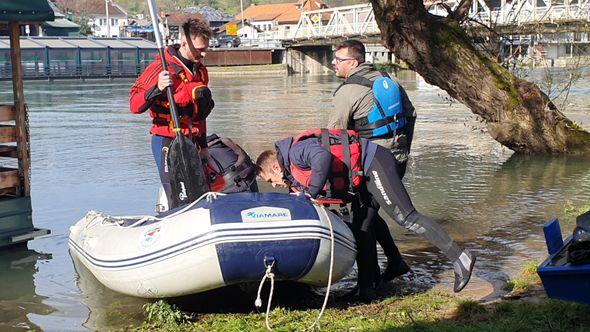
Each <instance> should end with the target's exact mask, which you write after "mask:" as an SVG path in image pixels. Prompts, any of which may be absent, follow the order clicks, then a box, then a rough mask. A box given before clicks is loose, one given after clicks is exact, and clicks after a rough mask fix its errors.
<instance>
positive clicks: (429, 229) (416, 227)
mask: <svg viewBox="0 0 590 332" xmlns="http://www.w3.org/2000/svg"><path fill="white" fill-rule="evenodd" d="M367 173H368V174H366V175H367V181H366V188H367V192H368V195H370V196H371V199H370V201H374V202H375V203H377V204H378V206H380V207H381V208H382V209H383V210H384V211H385V212H386V213H387V214H388V215H389V216H390V217H391V218H392V219H393V220H395V221H396V222H397V223H398V224H400V225H401V226H402V227H404V228H406V229H408V230H411V231H413V232H414V233H417V234H420V235H422V236H423V237H424V238H425V239H426V240H427V241H428V242H430V243H432V244H433V245H435V246H436V247H437V248H439V249H440V250H441V251H442V252H443V253H444V255H445V256H446V257H447V258H448V259H449V260H450V261H451V262H453V261H455V260H457V259H458V258H459V255H461V251H462V250H461V249H460V248H459V246H457V244H456V243H455V242H454V241H453V240H452V239H451V237H450V236H449V234H448V233H447V232H445V230H444V229H443V228H442V227H441V226H440V225H439V224H438V223H437V222H436V221H434V220H433V219H432V218H430V217H427V216H425V215H423V214H421V213H419V212H418V211H416V208H415V207H414V205H413V204H412V201H411V199H410V196H409V195H408V192H407V191H406V188H405V187H404V185H403V183H402V182H401V180H400V177H399V176H398V174H397V169H396V161H395V158H394V157H393V155H392V154H391V152H390V151H389V150H387V149H386V148H383V147H381V146H378V147H377V151H376V153H375V157H374V159H373V161H372V163H371V165H370V167H369V169H368V172H367ZM371 205H373V208H375V206H374V204H371ZM369 214H370V213H369Z"/></svg>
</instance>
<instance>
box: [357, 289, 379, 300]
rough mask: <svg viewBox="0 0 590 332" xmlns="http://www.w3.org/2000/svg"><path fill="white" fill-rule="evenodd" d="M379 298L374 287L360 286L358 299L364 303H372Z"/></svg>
mask: <svg viewBox="0 0 590 332" xmlns="http://www.w3.org/2000/svg"><path fill="white" fill-rule="evenodd" d="M376 299H377V292H376V291H375V288H373V287H359V295H358V300H359V302H362V303H371V302H373V301H375V300H376Z"/></svg>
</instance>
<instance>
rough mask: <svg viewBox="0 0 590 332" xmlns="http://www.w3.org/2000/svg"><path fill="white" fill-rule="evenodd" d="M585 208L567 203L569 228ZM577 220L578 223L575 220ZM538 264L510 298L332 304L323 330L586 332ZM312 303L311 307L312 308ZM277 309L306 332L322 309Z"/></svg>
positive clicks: (162, 306)
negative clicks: (548, 290)
mask: <svg viewBox="0 0 590 332" xmlns="http://www.w3.org/2000/svg"><path fill="white" fill-rule="evenodd" d="M587 210H590V204H585V205H583V206H573V205H572V204H569V205H567V206H566V207H565V208H564V211H563V215H564V218H563V221H564V222H565V224H566V225H569V226H572V227H571V228H573V225H574V224H575V217H576V216H577V215H579V214H581V213H583V212H585V211H587ZM572 220H574V222H572ZM538 265H539V262H528V263H525V264H524V267H523V271H522V272H521V273H520V274H519V275H518V276H516V277H515V278H512V279H510V280H508V281H507V283H506V285H505V290H506V291H507V292H508V294H506V295H504V296H502V297H501V298H498V299H495V300H492V301H488V302H483V301H476V300H473V299H465V298H461V297H456V296H453V295H450V294H447V293H446V292H443V291H440V290H436V289H430V290H426V291H422V292H418V293H416V292H413V291H410V293H409V294H405V295H404V294H402V295H399V296H395V295H394V296H391V297H386V298H382V299H380V300H378V301H375V302H373V303H370V304H358V303H350V302H347V301H346V300H341V299H340V300H338V299H336V300H333V301H332V302H331V304H329V305H328V308H327V309H326V311H325V312H324V315H323V317H322V320H321V321H320V330H322V331H344V330H347V331H390V330H396V331H536V332H538V331H588V330H590V316H589V315H587V310H588V308H587V306H584V305H579V304H575V303H569V302H564V301H557V300H550V299H548V298H547V297H546V295H545V293H544V291H543V288H542V285H541V281H540V279H539V277H538V275H537V273H536V268H537V266H538ZM312 305H313V304H309V303H308V307H311V306H312ZM315 308H317V307H315V306H314V309H303V310H301V309H292V308H287V307H281V306H277V307H275V308H274V309H273V310H272V311H271V312H270V323H271V326H272V327H273V328H274V329H275V330H276V331H302V330H305V329H306V328H308V327H309V326H310V325H311V324H312V323H313V321H314V320H315V319H316V317H317V315H318V313H319V310H318V309H315ZM143 309H144V312H145V320H144V322H143V323H142V324H141V325H140V326H128V327H126V328H125V330H130V331H263V330H266V327H265V314H264V313H263V312H261V313H254V312H250V313H224V314H219V313H215V314H213V313H207V314H198V313H194V314H189V313H186V312H183V311H181V310H179V308H178V307H176V306H175V305H171V304H169V303H167V302H165V301H162V300H159V301H156V302H153V303H148V304H145V305H144V307H143Z"/></svg>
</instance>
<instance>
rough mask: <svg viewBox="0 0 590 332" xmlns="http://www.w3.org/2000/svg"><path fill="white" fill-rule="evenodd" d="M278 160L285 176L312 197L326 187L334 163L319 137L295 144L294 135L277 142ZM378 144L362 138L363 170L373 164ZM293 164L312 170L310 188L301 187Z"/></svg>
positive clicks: (365, 170)
mask: <svg viewBox="0 0 590 332" xmlns="http://www.w3.org/2000/svg"><path fill="white" fill-rule="evenodd" d="M275 147H276V150H277V160H278V162H279V165H280V166H281V169H282V171H283V178H284V179H285V180H287V181H289V182H290V183H291V184H292V185H293V186H295V187H299V188H298V189H303V190H304V191H305V192H306V193H308V194H309V195H310V196H311V197H313V198H316V197H317V196H318V194H319V193H320V192H321V191H322V189H323V188H324V186H325V184H326V181H327V180H328V175H329V172H330V168H331V164H332V154H331V153H330V151H328V150H326V148H324V147H322V146H321V145H320V140H319V139H318V138H317V137H310V138H307V139H305V140H302V141H299V142H297V143H295V144H293V137H289V138H285V139H282V140H280V141H277V142H276V143H275ZM376 149H377V145H376V144H375V143H371V142H369V141H368V140H366V139H364V138H361V152H362V163H363V172H365V173H366V172H367V169H368V168H369V166H370V165H371V161H372V160H373V157H374V156H375V150H376ZM291 165H295V166H297V167H299V168H301V169H304V170H311V179H310V184H309V188H301V184H300V183H298V182H297V181H296V180H295V179H294V178H293V176H292V175H291Z"/></svg>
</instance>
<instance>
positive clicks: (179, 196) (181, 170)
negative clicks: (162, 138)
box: [147, 0, 209, 209]
mask: <svg viewBox="0 0 590 332" xmlns="http://www.w3.org/2000/svg"><path fill="white" fill-rule="evenodd" d="M147 3H148V7H149V9H150V15H151V16H152V25H153V26H154V35H155V37H156V44H157V45H158V52H159V53H160V58H161V60H162V68H164V70H167V66H166V60H165V58H164V45H163V43H162V35H160V29H159V27H158V19H157V16H156V12H157V10H156V4H155V3H154V0H147ZM187 38H190V37H189V36H187ZM166 94H167V96H168V102H169V104H170V116H171V117H172V124H173V131H174V140H172V143H170V148H169V152H168V165H169V167H170V184H171V186H172V197H171V199H172V202H169V206H170V208H171V209H172V208H175V207H177V206H180V205H183V204H186V203H189V202H193V201H195V200H196V199H197V198H199V197H200V196H201V195H202V194H204V193H206V192H207V191H209V186H208V184H207V182H206V181H205V174H204V172H203V164H202V163H201V158H200V157H199V153H198V152H197V148H196V146H195V144H194V143H193V142H192V140H191V139H189V138H188V137H186V136H184V135H183V134H182V133H181V131H180V120H179V119H178V111H177V109H176V105H175V104H174V93H173V91H172V88H171V87H170V86H168V87H167V88H166Z"/></svg>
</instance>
